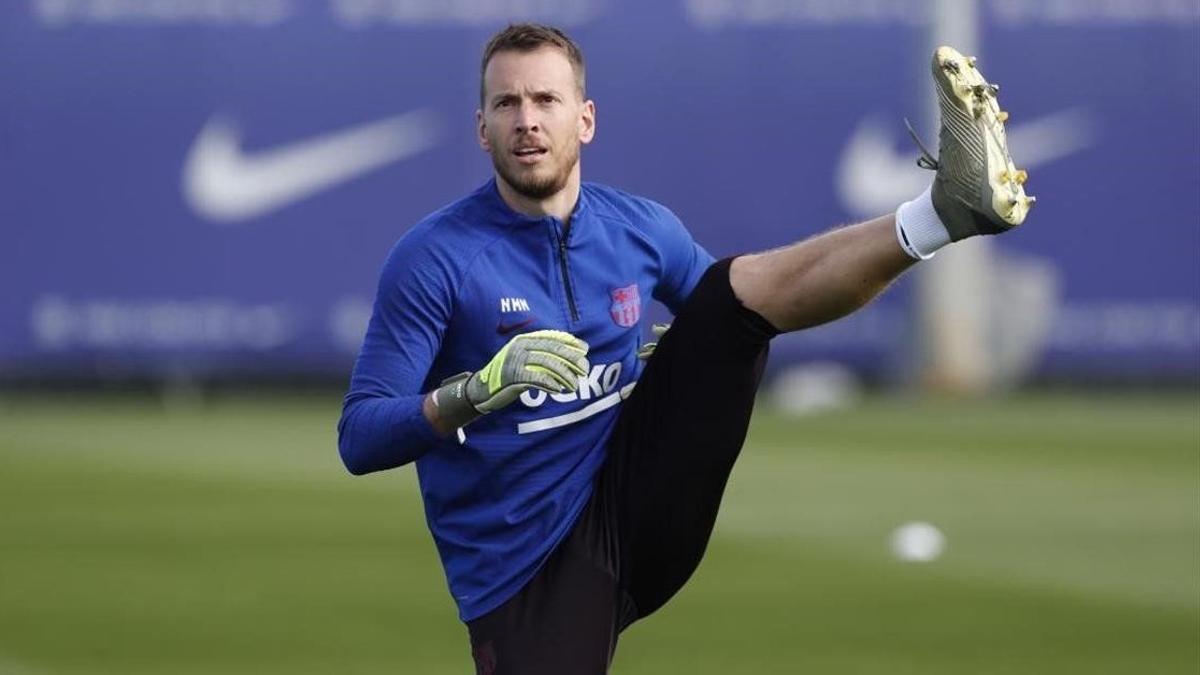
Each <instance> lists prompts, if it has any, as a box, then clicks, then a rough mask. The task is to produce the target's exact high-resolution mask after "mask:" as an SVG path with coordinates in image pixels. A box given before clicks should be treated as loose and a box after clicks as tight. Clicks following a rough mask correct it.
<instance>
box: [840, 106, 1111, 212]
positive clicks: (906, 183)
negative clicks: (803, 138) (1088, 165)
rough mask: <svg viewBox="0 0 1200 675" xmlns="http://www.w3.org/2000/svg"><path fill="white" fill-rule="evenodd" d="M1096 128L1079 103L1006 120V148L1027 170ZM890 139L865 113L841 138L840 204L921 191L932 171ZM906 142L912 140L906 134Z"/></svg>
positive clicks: (1081, 145)
mask: <svg viewBox="0 0 1200 675" xmlns="http://www.w3.org/2000/svg"><path fill="white" fill-rule="evenodd" d="M1097 128H1098V123H1097V121H1096V119H1095V115H1093V114H1092V113H1089V112H1088V111H1086V110H1083V109H1080V108H1072V109H1067V110H1062V111H1059V112H1056V113H1052V114H1049V115H1045V116H1043V117H1040V118H1037V119H1033V120H1030V121H1026V122H1022V123H1021V124H1017V125H1010V126H1009V127H1008V129H1007V135H1008V147H1009V149H1010V150H1012V155H1013V157H1014V158H1015V159H1016V161H1017V166H1018V167H1020V168H1022V169H1028V168H1030V167H1034V166H1038V165H1040V164H1046V163H1048V162H1051V161H1054V160H1056V159H1061V158H1063V157H1066V156H1068V155H1072V154H1074V153H1076V152H1079V151H1081V150H1084V149H1085V148H1087V147H1088V146H1090V145H1092V144H1093V143H1094V142H1095V139H1096V137H1097V136H1098V132H1097ZM895 138H896V134H894V133H893V131H892V127H891V126H890V125H888V124H887V123H886V122H884V121H882V120H881V119H879V118H868V119H865V120H863V121H862V122H860V123H859V125H858V127H857V128H856V129H855V130H854V133H852V134H851V135H850V138H849V139H848V140H847V141H846V145H845V147H844V148H843V150H842V154H841V157H840V158H839V161H838V167H837V173H836V175H835V177H834V180H835V184H836V186H837V191H838V196H839V197H841V201H842V204H843V205H844V206H845V207H846V209H847V210H848V211H850V212H851V213H853V214H855V215H856V216H861V217H872V216H877V215H879V214H881V213H889V212H891V211H895V210H896V207H897V206H899V205H900V204H901V203H902V202H905V201H907V200H909V199H912V198H913V197H915V196H917V195H919V194H921V192H922V191H923V190H924V189H925V188H926V187H927V186H928V185H929V183H930V181H931V180H932V177H933V174H932V173H930V172H929V171H926V170H924V169H921V168H919V167H918V166H917V165H916V161H915V158H916V156H917V151H916V150H915V149H910V150H907V151H900V152H898V151H897V149H896V148H897V145H896V141H895ZM934 140H935V141H936V140H937V139H934ZM905 142H909V143H911V141H908V139H907V138H906V139H905ZM935 147H936V146H935Z"/></svg>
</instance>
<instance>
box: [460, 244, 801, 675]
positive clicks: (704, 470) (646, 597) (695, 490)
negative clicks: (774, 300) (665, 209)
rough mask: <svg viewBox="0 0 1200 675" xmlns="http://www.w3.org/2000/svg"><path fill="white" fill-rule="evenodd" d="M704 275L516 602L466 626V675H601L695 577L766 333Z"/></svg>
mask: <svg viewBox="0 0 1200 675" xmlns="http://www.w3.org/2000/svg"><path fill="white" fill-rule="evenodd" d="M731 262H732V260H731V259H726V260H722V261H720V262H717V263H715V264H713V265H712V266H711V267H710V268H709V269H708V271H707V272H706V273H705V275H704V277H703V278H702V279H701V281H700V283H699V284H698V285H697V287H696V289H695V290H694V291H693V292H692V294H691V296H690V297H689V298H688V300H687V302H686V303H685V305H684V307H683V309H682V310H681V311H680V313H679V315H678V316H676V317H675V321H674V323H672V325H671V330H670V331H668V332H667V334H666V335H664V336H663V338H662V340H661V341H660V342H659V345H658V347H657V349H656V350H655V353H654V356H653V357H652V358H651V359H650V361H649V363H647V365H646V368H645V370H644V371H643V373H642V376H641V378H640V379H639V380H638V384H637V387H636V388H635V389H634V391H633V393H632V394H631V395H630V397H629V398H628V399H627V400H626V401H625V402H624V403H623V404H622V409H621V413H620V415H619V416H618V418H617V423H616V428H615V429H614V431H613V435H612V438H611V440H610V442H609V447H608V458H607V460H606V461H605V464H604V466H603V468H602V469H601V471H600V474H599V475H598V477H597V479H596V489H595V492H594V494H593V496H592V498H591V501H590V502H589V503H588V505H587V507H586V508H585V510H584V511H583V514H582V515H581V516H580V518H579V521H578V522H577V523H576V525H575V527H574V529H573V530H572V531H571V533H570V535H568V537H567V538H566V539H565V540H564V541H563V543H562V544H561V545H560V546H559V547H558V549H556V550H555V552H554V553H553V554H552V555H551V557H550V559H549V560H548V561H547V562H546V564H545V565H544V566H543V568H542V569H541V570H540V571H539V572H538V574H537V575H536V576H535V577H534V578H533V579H532V580H531V581H530V582H529V584H528V585H526V587H525V588H524V589H522V590H521V591H520V592H519V593H517V595H516V596H514V597H513V598H511V599H510V600H508V601H507V602H506V603H504V604H503V605H501V606H500V607H498V608H497V609H495V610H494V611H492V612H490V613H488V614H487V615H485V616H483V617H480V618H479V619H476V620H474V621H471V622H470V623H469V624H468V626H467V627H468V630H469V633H470V637H471V650H472V655H473V656H474V659H475V666H476V673H477V675H602V674H603V673H606V672H607V671H608V666H609V664H610V663H611V661H612V657H613V653H614V651H615V649H616V644H617V636H618V635H619V634H620V632H621V631H622V630H624V629H625V628H626V627H627V626H629V624H631V623H633V622H634V621H637V620H638V619H640V618H642V617H645V616H648V615H649V614H651V613H652V612H654V611H655V610H657V609H658V608H659V607H662V606H663V604H665V603H666V602H667V600H669V599H670V598H671V596H673V595H674V594H675V593H676V592H677V591H678V590H679V589H680V588H681V587H682V586H683V584H684V583H685V582H686V581H687V580H688V578H689V577H691V575H692V572H694V571H695V570H696V567H697V566H698V565H699V564H700V559H701V558H702V557H703V556H704V550H705V548H706V547H707V546H708V539H709V535H711V534H712V529H713V524H714V523H715V521H716V517H717V509H718V508H719V506H720V504H721V497H722V495H723V494H724V492H725V483H726V482H727V480H728V479H729V473H730V471H731V470H732V469H733V464H734V461H735V460H736V459H737V456H738V453H739V452H740V451H741V448H742V444H743V442H745V440H746V430H747V427H748V425H749V423H750V414H751V410H752V409H753V406H754V396H755V393H756V391H757V390H758V385H759V382H760V381H761V379H762V373H763V367H764V366H765V364H766V357H767V347H768V343H769V341H770V339H771V338H772V337H774V336H775V335H776V334H777V331H776V330H775V329H774V328H773V327H772V326H771V325H770V324H769V323H768V322H767V321H766V320H765V319H763V318H762V317H761V316H759V315H758V314H756V313H755V312H753V311H751V310H749V309H746V308H745V307H743V306H742V305H741V303H740V302H738V300H737V298H736V297H734V294H733V290H732V288H731V287H730V284H729V266H730V263H731Z"/></svg>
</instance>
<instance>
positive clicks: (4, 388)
mask: <svg viewBox="0 0 1200 675" xmlns="http://www.w3.org/2000/svg"><path fill="white" fill-rule="evenodd" d="M527 19H534V20H540V21H545V22H548V23H552V24H556V25H559V26H562V27H564V28H566V29H567V30H568V32H569V33H571V34H572V36H573V37H575V39H576V40H577V41H578V42H579V43H580V44H581V46H582V47H583V50H584V52H585V55H586V57H587V60H588V94H589V96H590V97H591V98H593V99H594V100H595V101H596V104H597V108H598V133H597V138H596V141H595V142H594V143H593V144H592V145H591V146H589V147H588V148H587V149H586V150H585V152H584V155H583V162H584V175H585V178H586V179H589V180H595V181H599V182H604V183H608V184H611V185H614V186H616V187H619V188H622V189H625V190H628V191H631V192H634V193H637V194H641V195H644V196H648V197H651V198H653V199H656V200H658V201H660V202H663V203H665V204H667V205H668V206H669V207H671V208H672V209H673V210H674V211H675V212H676V213H677V214H679V216H680V217H681V218H682V220H683V221H684V223H685V224H687V226H688V227H689V229H690V230H691V231H692V233H693V235H694V236H695V237H696V239H697V240H698V241H699V242H700V243H702V244H703V245H704V246H705V247H707V248H708V249H709V250H710V251H711V252H712V253H713V254H714V255H717V256H724V255H729V254H734V253H738V252H743V251H750V250H757V249H763V248H767V247H772V246H777V245H780V244H784V243H787V242H791V241H794V240H796V239H799V238H803V237H807V236H811V235H813V234H816V233H819V232H821V231H823V230H825V229H828V228H829V227H831V226H834V225H837V224H841V223H847V222H852V221H854V220H857V219H863V218H867V217H871V216H875V215H879V214H881V213H886V212H889V211H892V210H894V208H895V206H896V205H897V204H899V203H900V202H902V201H905V200H907V199H910V198H911V197H912V196H915V195H916V194H917V193H919V192H920V191H921V190H922V189H924V187H925V186H926V185H927V184H928V182H929V180H930V178H931V174H930V173H928V172H924V171H922V170H920V169H918V168H917V167H916V166H915V163H914V160H915V158H916V156H917V153H916V150H915V148H914V146H913V145H912V143H911V141H910V140H909V139H908V138H907V133H906V131H905V127H904V119H905V118H908V119H910V120H912V122H913V124H914V126H915V127H916V128H917V129H918V130H920V131H921V132H922V133H923V134H924V136H925V137H926V139H927V143H936V108H935V107H933V98H932V96H933V95H932V91H931V88H930V84H929V82H930V80H929V58H930V54H931V53H932V49H933V47H934V46H935V45H936V44H940V43H943V42H947V43H950V44H953V45H955V46H957V47H958V48H959V49H960V50H962V51H964V52H965V53H970V54H976V55H978V57H979V59H980V61H979V63H980V67H981V69H982V70H983V72H984V73H985V74H986V75H987V77H988V78H989V79H990V80H993V81H995V82H999V83H1000V84H1001V85H1003V90H1002V92H1001V94H1000V101H1001V103H1002V105H1003V106H1004V107H1005V109H1006V110H1008V111H1009V112H1010V114H1011V118H1010V121H1009V123H1008V129H1009V132H1008V133H1009V141H1010V145H1011V147H1012V150H1013V155H1014V157H1015V158H1016V159H1017V162H1018V166H1020V167H1022V168H1025V169H1027V170H1028V171H1029V173H1030V179H1029V183H1028V184H1027V186H1026V187H1027V189H1028V190H1029V192H1030V193H1031V194H1035V195H1037V196H1038V197H1039V201H1038V204H1037V206H1036V207H1035V208H1034V211H1033V213H1032V215H1031V217H1030V219H1029V222H1028V223H1027V224H1026V225H1025V226H1023V227H1021V228H1019V229H1018V230H1017V231H1015V232H1013V233H1011V234H1009V235H1006V236H1005V237H1003V238H998V239H989V240H987V241H982V240H981V241H972V242H969V243H968V244H966V245H960V246H956V247H954V248H953V249H947V250H945V251H943V252H941V253H939V254H938V256H937V258H935V259H934V260H933V261H931V262H929V263H925V264H923V265H922V266H921V267H920V268H919V269H918V270H917V271H916V272H915V273H913V274H910V275H909V276H908V277H906V278H905V279H903V280H902V281H901V282H899V283H898V284H896V286H895V287H894V288H893V289H891V290H890V291H889V292H888V293H887V294H886V296H885V297H883V298H882V299H881V300H879V301H878V302H876V303H875V304H873V305H871V306H870V307H868V308H867V309H865V310H863V311H861V312H859V313H858V314H856V315H854V316H852V317H850V318H847V319H844V320H842V321H840V322H836V323H834V324H830V325H828V326H824V327H821V328H818V329H814V330H811V331H806V332H803V333H798V334H793V335H789V336H785V337H782V338H780V339H778V340H777V341H776V343H775V347H774V349H773V353H772V360H771V365H770V370H769V378H768V381H767V383H766V386H765V387H764V395H763V402H762V405H761V406H760V407H759V410H758V413H757V414H756V418H755V422H754V426H753V428H752V432H751V436H750V439H749V442H748V444H747V447H746V450H745V452H744V454H743V458H742V460H741V461H740V462H739V465H738V467H737V469H736V471H735V473H734V477H733V480H732V481H731V484H730V488H729V494H728V496H727V498H726V502H725V507H724V510H723V512H722V516H721V522H720V523H719V524H718V529H717V533H716V535H715V537H714V540H713V543H712V546H711V549H710V554H709V556H708V558H707V560H706V563H705V565H704V566H702V568H701V570H700V572H699V573H698V574H697V576H696V578H695V579H694V580H693V582H692V583H691V584H689V586H688V587H687V588H686V589H685V591H684V592H683V593H682V594H681V595H680V596H679V597H678V598H677V599H676V600H675V601H673V602H672V603H671V604H670V605H669V606H668V607H667V608H665V609H664V610H663V611H662V612H661V613H660V614H659V615H656V616H655V617H654V618H652V619H650V620H647V621H645V622H644V623H642V624H638V625H635V627H633V628H632V629H630V631H628V632H627V633H626V635H625V637H624V639H623V641H622V645H621V648H620V649H619V651H618V656H617V660H616V663H615V665H614V668H613V672H615V673H625V674H634V673H645V674H649V673H683V672H687V673H793V672H822V673H850V672H854V673H876V672H887V673H964V672H969V673H1035V672H1036V673H1063V672H1087V673H1146V672H1154V673H1174V672H1179V673H1195V672H1197V670H1198V669H1200V5H1198V4H1197V3H1196V1H1195V0H964V1H961V2H952V1H950V0H927V1H926V0H838V1H836V2H835V1H830V0H742V1H738V0H661V1H656V2H636V1H634V0H558V1H552V0H307V1H305V0H12V1H10V2H4V3H2V4H0V83H2V85H3V86H2V89H0V235H2V238H0V242H2V244H3V245H0V284H2V285H0V287H2V288H3V289H4V290H3V292H0V673H14V674H36V673H101V672H121V673H241V672H246V673H249V672H255V673H263V672H289V673H296V672H312V673H342V672H347V673H350V672H353V673H374V672H403V673H431V674H437V673H463V672H470V671H471V665H470V659H469V654H468V651H467V648H466V632H465V630H464V628H463V627H462V626H461V624H459V623H458V621H457V619H456V617H455V613H454V607H453V603H452V601H451V599H450V597H449V594H448V593H447V591H446V589H445V583H444V579H443V577H442V575H441V569H440V566H439V564H438V562H437V560H436V556H435V553H434V549H433V546H432V542H431V540H430V537H429V535H428V533H427V531H426V529H425V524H424V519H423V513H422V508H421V504H420V495H419V492H418V490H417V487H416V480H415V473H414V472H413V471H412V470H411V469H408V468H406V469H401V470H398V471H392V472H387V473H385V474H381V475H374V476H370V477H366V478H358V479H353V478H350V477H349V476H347V475H345V473H344V471H343V469H342V468H341V465H340V461H339V460H338V457H337V452H336V444H335V437H334V434H335V425H336V422H337V419H338V415H339V412H340V405H341V395H342V394H343V393H344V387H345V385H346V383H347V381H348V377H349V372H350V368H351V367H352V364H353V359H354V356H355V354H356V352H357V349H358V346H359V342H360V340H361V337H362V335H363V332H364V330H365V326H366V321H367V318H368V315H369V312H370V307H371V301H372V298H373V294H374V288H375V283H376V280H377V274H378V270H379V268H380V265H381V264H382V262H383V259H384V256H385V255H386V253H387V251H388V249H389V248H390V247H391V245H392V244H393V243H394V241H395V240H396V239H397V238H398V237H399V236H401V235H402V234H403V233H404V232H405V231H406V229H407V228H408V227H410V226H411V225H412V224H413V223H415V222H416V221H417V220H419V219H420V218H421V217H422V216H424V215H425V214H427V213H428V212H430V211H432V210H434V209H436V208H437V207H439V206H441V205H442V204H445V203H447V202H449V201H452V200H454V199H456V198H458V197H460V196H462V195H463V194H465V193H466V192H468V191H470V190H471V189H473V188H474V187H475V186H477V185H478V184H480V183H481V182H483V181H484V180H486V179H487V177H488V176H489V175H490V171H491V167H490V162H489V161H488V158H487V157H486V156H485V155H484V154H483V153H482V152H481V151H480V150H479V148H478V146H477V144H476V142H475V140H474V131H473V125H474V120H473V115H474V111H475V109H476V107H477V103H478V95H479V89H478V87H479V81H478V77H479V75H478V70H479V56H480V52H481V49H482V46H483V44H484V42H485V41H486V40H487V38H488V37H489V36H490V35H491V34H492V33H493V32H494V31H495V30H497V29H498V28H499V27H501V26H503V25H504V24H505V23H507V22H509V21H514V20H527ZM658 316H660V317H661V316H662V312H661V311H660V312H659V314H658ZM905 524H909V525H913V524H916V525H915V526H913V527H907V528H906V527H904V526H905Z"/></svg>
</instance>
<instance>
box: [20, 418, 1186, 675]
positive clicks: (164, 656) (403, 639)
mask: <svg viewBox="0 0 1200 675" xmlns="http://www.w3.org/2000/svg"><path fill="white" fill-rule="evenodd" d="M0 403H2V404H0V673H11V674H13V675H21V674H25V675H38V674H46V673H123V674H124V673H128V674H139V673H144V674H150V673H154V674H161V673H289V674H291V673H397V672H399V673H414V674H419V675H438V674H440V673H469V672H473V671H472V667H471V665H470V659H469V656H468V650H467V647H466V631H465V629H464V628H463V626H462V625H461V624H460V623H459V622H458V620H457V618H456V615H455V611H454V608H453V605H452V602H451V600H450V597H449V594H448V593H447V591H446V589H445V582H444V579H443V577H442V574H441V568H440V566H439V564H438V562H437V558H436V556H435V553H434V549H433V545H432V543H431V541H430V539H429V534H428V532H427V530H426V529H425V524H424V519H423V514H422V511H421V506H420V496H419V494H418V492H417V489H416V480H415V473H414V472H413V471H412V470H411V469H403V470H400V471H394V472H388V473H384V474H379V475H375V476H369V477H364V478H353V477H350V476H348V475H346V474H345V473H344V471H343V470H342V468H341V466H340V463H339V461H338V459H337V454H336V450H335V447H334V424H335V423H336V416H337V412H338V405H339V400H338V397H337V396H336V395H330V396H328V397H327V398H288V399H283V398H267V399H263V398H257V399H250V398H238V399H221V400H216V401H213V402H210V403H209V404H207V405H205V406H203V407H199V408H183V409H174V408H164V407H163V406H162V404H161V403H159V402H157V401H155V400H152V399H95V398H76V399H62V398H59V399H50V400H32V399H24V398H22V399H9V400H7V401H3V402H0ZM910 520H927V521H930V522H933V523H935V524H937V525H938V526H939V527H940V528H942V530H943V531H944V532H945V533H946V537H947V542H948V547H947V550H946V552H945V554H944V555H943V556H942V557H941V558H940V559H939V560H937V561H936V562H933V563H929V564H905V563H901V562H898V561H896V560H895V559H894V558H892V557H891V555H890V554H889V552H888V548H887V538H888V534H889V532H890V531H891V530H892V529H893V528H895V527H896V526H897V525H899V524H901V523H903V522H906V521H910ZM1198 668H1200V397H1197V396H1195V395H1182V394H1173V395H1142V396H1121V395H1117V394H1108V395H1105V396H1092V397H1078V396H1067V395H1033V396H1023V397H1019V398H1015V399H1011V400H1004V401H993V402H987V403H947V402H919V401H905V400H892V399H888V400H875V401H872V402H869V403H868V404H866V405H864V406H862V407H860V408H857V409H854V410H848V411H841V412H835V413H828V414H824V415H820V416H814V417H806V418H800V419H786V418H783V417H780V416H777V415H773V414H771V413H766V412H764V413H762V414H760V415H758V416H757V417H756V419H755V423H754V426H753V429H752V432H751V437H750V440H749V442H748V445H747V447H746V449H745V451H744V453H743V456H742V459H741V461H740V462H739V464H738V467H737V469H736V471H735V473H734V477H733V480H732V482H731V484H730V488H729V492H728V494H727V496H726V500H725V508H724V510H723V512H722V515H721V519H720V522H719V523H718V526H717V533H716V535H715V537H714V539H713V542H712V545H711V547H710V550H709V554H708V556H707V558H706V560H705V562H704V564H703V565H702V566H701V568H700V570H699V572H698V573H697V575H696V577H695V578H694V579H693V580H692V582H691V583H690V584H689V585H688V586H687V587H686V588H685V589H684V591H683V592H682V593H681V594H680V595H679V596H678V597H677V598H676V599H675V600H674V601H672V602H671V603H670V604H668V606H667V607H666V608H664V609H663V610H662V611H661V612H660V613H658V614H657V615H655V616H653V617H651V618H649V619H647V620H645V621H643V622H641V623H639V624H636V625H635V626H634V627H633V628H631V629H630V630H629V631H628V632H627V633H626V634H625V636H624V637H623V639H622V642H621V646H620V648H619V650H618V654H617V660H616V664H615V666H614V668H613V672H614V673H617V674H618V675H664V674H672V673H689V674H699V675H704V674H707V673H712V674H717V673H720V674H722V675H733V674H740V673H745V674H755V675H758V674H764V673H798V672H807V673H889V674H891V673H914V674H916V673H921V674H936V673H955V674H959V673H985V674H986V673H1012V674H1014V675H1015V674H1018V673H1019V674H1025V673H1056V674H1057V673H1088V674H1103V673H1195V672H1197V669H1198Z"/></svg>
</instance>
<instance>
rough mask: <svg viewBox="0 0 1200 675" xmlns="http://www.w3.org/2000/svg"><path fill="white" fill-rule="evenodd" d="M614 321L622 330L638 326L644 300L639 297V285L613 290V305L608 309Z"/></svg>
mask: <svg viewBox="0 0 1200 675" xmlns="http://www.w3.org/2000/svg"><path fill="white" fill-rule="evenodd" d="M608 313H609V314H610V315H612V320H613V321H614V322H616V324H617V325H618V326H621V327H622V328H629V327H630V326H635V325H637V322H638V319H640V318H641V316H642V299H641V297H639V296H638V287H637V284H630V285H628V286H624V287H622V288H614V289H613V290H612V305H611V306H609V308H608Z"/></svg>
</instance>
